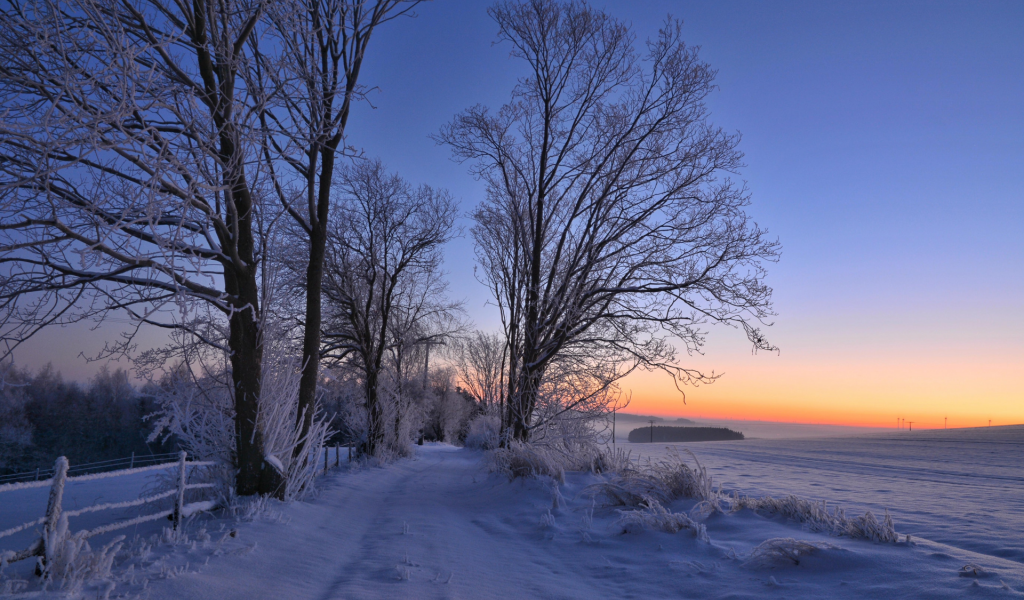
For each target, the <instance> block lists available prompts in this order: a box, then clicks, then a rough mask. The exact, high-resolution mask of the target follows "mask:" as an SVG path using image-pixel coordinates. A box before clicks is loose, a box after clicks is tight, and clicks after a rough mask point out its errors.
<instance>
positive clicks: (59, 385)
mask: <svg viewBox="0 0 1024 600" xmlns="http://www.w3.org/2000/svg"><path fill="white" fill-rule="evenodd" d="M4 371H5V380H6V383H7V385H5V386H4V389H3V390H0V474H4V473H19V472H25V471H30V470H32V469H38V468H43V469H46V468H49V467H52V466H53V461H54V459H56V458H57V457H58V456H66V457H68V459H69V460H70V461H71V462H72V464H81V463H87V462H95V461H102V460H109V459H116V458H125V457H127V456H129V455H131V454H132V453H133V452H134V453H135V454H138V455H147V454H153V453H157V454H159V453H162V452H169V451H172V450H174V440H168V442H170V443H169V444H168V445H162V444H160V443H147V438H148V437H149V433H150V430H151V429H152V427H151V424H149V423H147V422H146V420H145V416H146V415H148V414H151V413H153V412H154V411H155V410H156V408H157V407H156V404H155V402H154V401H153V397H152V395H151V394H150V393H147V390H141V391H140V390H136V389H135V388H134V387H133V386H132V385H131V384H130V383H129V381H128V373H126V372H125V371H123V370H116V371H110V370H107V369H101V370H100V372H99V373H97V375H96V376H95V377H93V379H92V380H91V381H90V382H89V384H88V385H87V386H80V385H78V384H76V383H74V382H68V381H65V380H64V379H63V378H62V377H61V375H60V373H59V372H57V371H56V370H55V369H54V368H53V367H52V366H50V365H47V366H45V367H43V368H42V369H40V370H39V371H38V372H37V373H35V374H32V373H30V372H28V371H27V370H24V369H17V368H11V367H10V366H8V367H7V368H5V369H4Z"/></svg>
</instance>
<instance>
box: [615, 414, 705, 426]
mask: <svg viewBox="0 0 1024 600" xmlns="http://www.w3.org/2000/svg"><path fill="white" fill-rule="evenodd" d="M615 420H616V421H622V422H623V423H627V422H637V421H639V422H642V423H648V422H650V421H654V422H655V423H678V424H679V425H696V424H697V423H696V421H691V420H690V419H683V418H678V419H673V418H671V417H669V418H666V417H651V416H647V415H634V414H631V413H618V414H617V415H615Z"/></svg>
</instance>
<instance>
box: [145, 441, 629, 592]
mask: <svg viewBox="0 0 1024 600" xmlns="http://www.w3.org/2000/svg"><path fill="white" fill-rule="evenodd" d="M481 459H482V455H481V454H480V453H478V452H473V451H468V450H463V449H460V448H454V447H451V446H445V445H434V446H431V445H427V446H424V447H422V448H418V453H417V456H416V457H415V458H414V459H411V460H404V461H400V462H399V463H397V464H396V465H393V466H390V467H388V468H386V469H365V470H363V471H361V472H356V473H345V474H340V475H338V476H336V477H335V478H334V480H333V481H331V482H330V483H328V484H327V485H326V486H325V487H324V489H323V490H322V492H321V494H320V495H319V497H318V498H317V499H315V500H313V501H312V502H308V503H295V504H293V505H292V506H289V507H287V511H286V512H287V517H286V519H287V524H284V523H279V522H273V520H271V521H270V522H256V523H253V524H251V526H249V527H246V528H244V530H243V531H242V532H241V533H240V536H239V541H240V542H242V543H243V544H245V543H247V539H248V540H249V542H248V543H250V544H251V543H252V542H256V548H255V549H254V551H253V552H250V553H244V554H243V553H237V554H239V555H238V556H225V557H219V558H216V559H214V560H213V561H211V562H210V563H209V565H208V566H206V567H205V568H204V569H203V570H202V573H200V574H190V575H184V576H181V577H178V578H176V579H173V580H169V581H166V582H160V583H158V584H154V585H153V586H152V587H150V591H151V594H150V597H151V598H153V599H154V600H156V599H158V598H168V599H170V598H209V599H211V600H228V599H231V598H239V599H241V598H246V599H248V598H309V599H323V600H328V599H335V598H379V597H413V598H435V597H436V598H453V597H454V598H488V597H493V598H510V597H547V598H554V597H559V596H565V597H580V596H588V597H602V596H607V595H608V594H609V591H610V589H609V585H610V584H611V585H612V587H613V588H614V587H621V588H622V589H621V592H622V593H623V594H625V595H626V596H629V595H632V594H630V593H629V591H628V590H627V589H625V588H627V587H629V586H632V585H633V584H635V582H626V581H623V582H619V583H620V585H618V586H616V585H615V584H614V582H609V581H608V580H589V579H579V578H576V577H572V576H573V574H574V573H576V571H577V569H578V564H577V562H578V561H577V559H576V557H574V556H573V555H572V554H571V553H570V554H566V553H565V552H563V551H562V549H561V548H559V547H558V546H553V545H545V544H540V543H538V542H541V541H543V539H544V538H545V532H543V531H542V530H541V529H540V527H539V526H538V523H539V521H540V517H541V514H542V511H541V510H540V509H538V508H537V507H536V506H535V504H536V500H537V496H538V492H540V493H541V496H542V497H543V494H546V493H547V490H546V489H544V487H545V486H544V485H543V484H541V483H540V482H537V481H529V482H517V483H513V484H509V483H508V482H506V481H505V480H504V479H501V478H497V477H495V476H493V475H491V474H489V473H488V472H487V469H486V466H485V464H484V463H483V462H482V460H481ZM517 496H519V497H518V498H517ZM510 507H511V508H513V509H514V512H513V513H511V514H509V513H506V512H505V511H506V510H507V509H509V508H510ZM524 520H525V524H526V525H527V526H526V527H525V529H526V531H525V532H524V531H522V530H523V529H524V527H523V525H524ZM549 537H550V536H549ZM577 537H579V536H577ZM570 577H571V578H572V579H574V580H575V581H573V583H572V585H571V587H570V588H567V587H566V581H567V580H568V579H569V578H570ZM620 597H621V596H620Z"/></svg>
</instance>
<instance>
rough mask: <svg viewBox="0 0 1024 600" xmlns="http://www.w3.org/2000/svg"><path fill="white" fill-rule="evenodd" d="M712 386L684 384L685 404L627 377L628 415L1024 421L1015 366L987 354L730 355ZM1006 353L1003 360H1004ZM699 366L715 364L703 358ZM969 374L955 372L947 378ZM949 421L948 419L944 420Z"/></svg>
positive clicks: (877, 423)
mask: <svg viewBox="0 0 1024 600" xmlns="http://www.w3.org/2000/svg"><path fill="white" fill-rule="evenodd" d="M723 358H724V360H719V361H717V362H718V363H719V365H720V366H721V367H722V368H721V371H720V372H722V371H724V372H725V375H724V376H722V377H721V378H720V379H719V380H718V381H716V382H714V383H713V384H710V385H701V386H698V387H686V388H684V391H685V392H686V403H685V404H684V403H683V398H682V396H681V395H680V394H679V392H678V391H677V390H676V389H675V387H674V385H673V384H672V382H671V380H670V379H669V377H668V376H667V375H665V374H664V373H660V372H655V373H648V372H638V373H634V374H632V375H630V376H629V377H627V378H626V379H625V380H623V382H622V389H623V391H624V392H626V393H627V394H630V395H631V402H630V405H629V407H628V408H627V409H625V410H626V412H631V413H637V414H653V415H658V416H666V417H686V418H704V419H730V420H746V421H775V422H787V423H805V424H818V425H826V424H827V425H844V426H853V427H877V428H887V429H895V428H896V426H897V422H896V420H897V418H903V419H905V421H907V422H910V421H912V422H913V423H914V424H913V428H914V429H918V428H920V429H942V428H943V427H944V426H946V424H947V423H948V427H949V428H960V427H983V426H986V425H988V424H989V420H990V419H991V424H992V425H1011V424H1021V423H1024V392H1022V388H1024V386H1022V385H1021V381H1020V377H1019V376H1015V375H1013V374H1014V373H1017V372H1019V371H1020V368H1019V367H1020V365H1019V364H1012V363H1013V361H1012V360H1009V361H1008V360H1007V359H1006V357H1005V355H1001V356H1000V357H995V356H993V357H987V358H988V360H981V361H971V363H970V364H965V363H964V362H963V361H952V360H948V359H947V360H917V361H913V360H910V361H908V360H902V361H897V360H891V359H887V358H890V357H884V356H882V357H875V359H874V360H867V359H864V360H850V361H845V360H844V361H827V360H813V359H812V360H801V361H795V360H785V359H783V358H780V357H777V356H774V355H772V356H756V357H742V356H739V355H733V356H728V357H723ZM1000 358H1001V360H1000ZM701 359H702V360H701V362H706V363H708V364H714V362H716V361H712V360H707V359H705V357H701ZM956 373H970V374H971V377H962V378H957V377H955V376H951V375H950V374H956ZM944 419H946V421H944Z"/></svg>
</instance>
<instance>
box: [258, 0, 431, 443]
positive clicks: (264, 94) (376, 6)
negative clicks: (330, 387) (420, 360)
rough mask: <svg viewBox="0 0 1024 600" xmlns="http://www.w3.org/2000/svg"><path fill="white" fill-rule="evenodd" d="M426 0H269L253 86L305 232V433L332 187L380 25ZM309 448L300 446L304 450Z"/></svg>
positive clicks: (268, 150)
mask: <svg viewBox="0 0 1024 600" xmlns="http://www.w3.org/2000/svg"><path fill="white" fill-rule="evenodd" d="M418 3H419V0H376V1H374V2H367V1H365V0H279V1H276V2H271V3H268V5H267V14H268V22H269V27H268V28H267V30H266V42H265V43H264V45H263V50H264V51H261V52H258V53H257V54H256V57H255V58H256V60H255V61H254V64H255V68H253V69H251V70H250V71H248V77H249V80H250V86H251V87H252V88H253V89H255V90H258V93H259V95H260V97H261V102H260V113H259V117H260V122H261V131H262V134H263V135H264V140H265V143H264V145H263V150H264V158H265V160H266V166H267V168H268V174H269V176H270V180H271V185H270V188H271V189H272V190H273V192H274V196H275V197H276V199H277V201H278V202H279V203H280V206H281V207H282V208H283V209H284V211H285V212H286V213H287V214H288V215H289V216H290V218H291V219H292V220H293V223H294V225H295V226H296V228H297V229H298V230H299V231H300V232H301V235H302V236H303V238H304V244H303V248H302V250H303V252H301V258H299V257H298V256H296V257H293V258H294V259H295V260H293V262H295V263H298V264H295V265H293V267H294V268H298V269H300V270H301V271H302V276H301V284H302V287H301V289H300V290H298V291H297V295H298V296H299V300H298V304H299V305H301V309H302V310H301V314H302V318H301V319H298V320H297V323H296V326H297V327H298V329H299V330H300V331H301V338H302V362H301V364H302V377H301V379H300V383H299V396H298V402H299V405H298V406H299V413H298V418H299V419H300V420H299V423H298V424H297V425H298V427H299V429H300V437H302V436H305V434H306V433H307V432H308V431H309V429H310V427H311V426H312V424H313V413H314V402H315V399H316V392H317V382H318V381H319V373H320V346H321V337H320V336H321V324H322V313H323V311H322V294H321V289H322V283H323V272H324V256H325V251H326V245H327V238H328V229H329V227H330V224H331V220H330V213H331V194H332V190H333V189H334V184H335V177H336V173H337V171H338V166H339V165H338V162H339V160H342V159H344V158H345V153H346V151H347V150H350V148H348V147H346V145H345V128H346V126H347V125H348V120H349V116H350V114H351V111H352V106H353V105H354V104H355V103H357V102H359V101H360V100H362V99H363V98H364V96H365V91H366V87H365V86H363V85H360V83H359V76H360V73H361V71H362V65H363V59H364V57H365V56H366V52H367V48H368V46H369V43H370V39H371V36H372V35H373V33H374V31H375V30H376V29H377V27H379V26H381V25H382V24H384V23H386V22H388V21H391V20H393V19H395V18H397V17H399V16H402V15H405V14H408V13H409V11H411V10H412V8H413V7H415V6H416V4H418ZM298 451H299V448H296V452H298Z"/></svg>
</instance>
